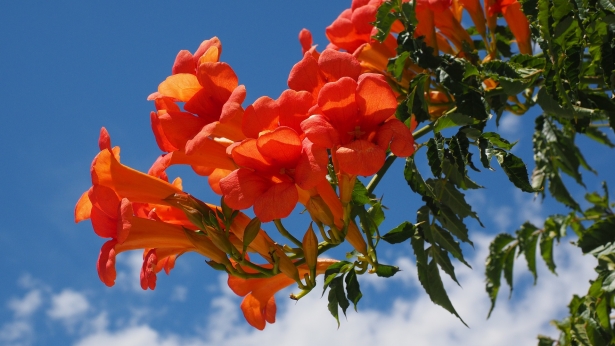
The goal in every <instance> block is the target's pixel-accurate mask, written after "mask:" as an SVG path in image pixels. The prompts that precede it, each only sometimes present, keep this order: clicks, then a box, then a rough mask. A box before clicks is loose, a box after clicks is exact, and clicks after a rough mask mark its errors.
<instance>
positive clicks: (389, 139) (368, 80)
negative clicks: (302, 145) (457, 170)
mask: <svg viewBox="0 0 615 346" xmlns="http://www.w3.org/2000/svg"><path fill="white" fill-rule="evenodd" d="M318 106H319V107H320V110H321V113H322V114H316V115H312V116H310V117H309V118H308V119H307V120H305V121H303V122H302V123H301V128H302V129H303V131H304V132H305V134H306V136H307V138H309V139H310V140H311V141H312V142H313V143H314V144H316V145H318V146H322V147H325V148H330V149H332V152H333V153H334V156H335V159H334V164H335V161H337V163H338V166H337V167H336V169H339V171H342V172H345V173H348V174H352V175H364V176H368V175H372V174H375V173H376V172H377V171H378V170H379V169H380V167H382V165H383V164H384V160H385V156H386V150H387V149H388V148H389V146H390V149H391V151H392V152H393V153H394V154H395V155H398V156H401V157H405V156H410V155H412V154H413V153H414V139H413V137H412V133H411V132H410V130H409V129H408V128H407V127H406V126H405V125H404V124H403V123H402V122H401V121H399V120H397V119H395V118H392V117H393V115H394V114H395V110H396V108H397V99H396V98H395V94H394V93H393V91H392V90H391V88H390V86H389V85H388V84H387V82H386V80H385V79H384V77H383V76H381V75H377V74H372V73H366V74H363V75H361V76H360V77H359V81H358V83H357V82H356V81H354V80H353V79H351V78H347V77H345V78H342V79H340V80H338V81H337V82H334V83H328V84H327V85H325V86H324V87H323V88H322V90H321V92H320V94H319V96H318Z"/></svg>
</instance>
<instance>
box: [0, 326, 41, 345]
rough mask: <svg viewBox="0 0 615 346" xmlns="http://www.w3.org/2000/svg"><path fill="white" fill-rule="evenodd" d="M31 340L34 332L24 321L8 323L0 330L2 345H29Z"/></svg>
mask: <svg viewBox="0 0 615 346" xmlns="http://www.w3.org/2000/svg"><path fill="white" fill-rule="evenodd" d="M33 340H34V330H33V328H32V325H31V324H30V323H28V322H26V321H23V320H18V321H13V322H9V323H6V324H4V325H3V326H2V328H0V341H1V342H2V344H3V345H30V344H32V341H33Z"/></svg>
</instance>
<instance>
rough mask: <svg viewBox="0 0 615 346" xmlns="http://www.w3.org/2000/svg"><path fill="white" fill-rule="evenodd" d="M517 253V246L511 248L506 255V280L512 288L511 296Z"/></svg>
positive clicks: (511, 288)
mask: <svg viewBox="0 0 615 346" xmlns="http://www.w3.org/2000/svg"><path fill="white" fill-rule="evenodd" d="M516 253H517V246H510V247H509V248H508V249H507V250H506V253H505V254H504V258H503V262H504V279H506V283H507V284H508V286H509V287H510V295H511V296H512V291H513V267H514V265H515V254H516Z"/></svg>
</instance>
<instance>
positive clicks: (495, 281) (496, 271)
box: [485, 233, 515, 318]
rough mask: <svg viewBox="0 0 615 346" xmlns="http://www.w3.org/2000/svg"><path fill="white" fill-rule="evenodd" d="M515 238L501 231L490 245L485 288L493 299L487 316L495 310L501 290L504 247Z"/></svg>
mask: <svg viewBox="0 0 615 346" xmlns="http://www.w3.org/2000/svg"><path fill="white" fill-rule="evenodd" d="M514 240H515V238H513V237H512V236H511V235H510V234H507V233H501V234H498V235H497V236H496V237H495V238H494V239H493V241H492V242H491V244H490V245H489V256H488V257H487V261H486V263H485V277H486V284H485V289H486V291H487V294H488V295H489V299H490V300H491V308H490V309H489V313H488V314H487V318H489V316H491V312H492V311H493V308H495V302H496V300H497V297H498V292H499V290H500V280H501V277H502V270H503V269H504V258H503V257H504V256H503V254H502V253H501V252H502V250H503V249H504V247H506V246H507V245H508V244H510V243H511V242H512V241H514Z"/></svg>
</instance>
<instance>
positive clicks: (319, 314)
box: [77, 234, 594, 346]
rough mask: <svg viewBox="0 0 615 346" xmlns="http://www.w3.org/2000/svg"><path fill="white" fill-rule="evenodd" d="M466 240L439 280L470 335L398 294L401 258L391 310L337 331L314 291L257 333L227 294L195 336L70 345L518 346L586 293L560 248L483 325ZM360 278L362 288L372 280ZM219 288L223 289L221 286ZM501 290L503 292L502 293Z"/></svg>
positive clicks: (574, 253) (409, 268)
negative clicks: (450, 276) (460, 256)
mask: <svg viewBox="0 0 615 346" xmlns="http://www.w3.org/2000/svg"><path fill="white" fill-rule="evenodd" d="M474 238H475V245H476V251H475V252H474V254H473V256H471V258H470V262H471V265H472V266H473V268H474V270H470V269H467V268H464V267H463V266H461V265H459V266H457V267H458V269H457V271H458V273H457V276H458V279H459V281H460V282H461V284H462V286H463V289H462V288H459V287H458V286H457V285H456V284H455V283H453V282H451V281H450V280H447V281H446V286H447V290H448V292H449V295H450V298H451V301H452V302H453V304H454V305H455V307H456V309H457V311H458V312H459V314H460V315H461V316H462V317H463V318H464V320H465V321H466V322H467V323H468V324H469V325H470V329H468V328H466V327H465V326H463V325H462V324H461V322H459V320H457V318H455V317H454V316H453V315H451V314H449V313H448V312H446V311H445V310H444V309H442V308H440V307H438V306H435V305H434V304H433V303H431V301H430V300H429V298H428V297H427V296H426V295H425V294H424V293H421V294H419V295H412V294H410V293H408V294H405V295H404V293H403V292H410V290H409V288H408V286H418V282H417V281H418V280H417V279H416V274H415V273H414V272H413V267H414V264H413V263H412V261H411V260H410V259H408V258H405V257H402V258H399V260H398V261H397V264H398V265H400V266H401V268H402V270H404V271H403V272H401V273H399V274H402V276H401V277H400V279H397V280H395V279H394V280H383V281H385V282H386V284H387V285H389V286H390V285H396V287H399V288H398V289H397V290H398V298H397V300H395V302H394V303H393V305H392V306H391V307H389V308H385V310H384V311H383V310H373V309H365V310H361V306H360V305H359V309H360V312H359V313H354V312H353V311H350V310H351V309H349V314H348V318H347V321H346V320H344V319H343V318H342V326H341V327H340V328H339V330H338V329H337V324H336V323H335V321H334V319H333V318H332V317H331V316H330V315H329V313H328V311H327V308H326V304H327V302H326V298H322V299H321V298H320V294H318V293H319V292H318V289H317V291H316V292H314V293H312V294H310V295H308V296H306V297H304V298H303V299H301V300H300V301H299V302H293V301H290V300H289V299H285V295H284V294H279V295H278V296H277V298H278V315H277V322H276V323H275V324H273V325H268V326H267V328H266V329H265V330H264V331H263V332H260V331H257V330H253V329H251V328H249V327H247V326H246V324H245V323H244V322H243V321H241V320H242V319H243V317H242V316H241V315H240V310H239V306H238V304H239V301H240V299H239V298H238V297H235V296H233V295H232V294H231V293H229V292H228V291H227V292H225V293H223V294H222V295H221V296H220V297H218V298H216V299H214V300H213V303H212V304H213V307H214V309H212V312H211V314H210V316H209V322H208V324H207V325H206V330H204V331H203V333H202V335H193V336H179V335H175V334H164V333H162V332H159V331H156V330H154V329H153V328H152V327H150V326H149V325H147V324H139V325H132V326H129V327H126V328H124V329H120V330H118V331H110V330H108V329H103V330H98V331H96V332H93V333H92V334H90V335H88V336H86V337H85V338H83V339H82V340H80V341H79V342H78V343H77V345H79V346H97V345H108V344H113V345H115V346H120V345H131V346H139V345H148V346H150V345H151V346H175V345H200V346H206V345H239V344H250V345H252V344H268V345H282V344H292V345H297V346H301V345H314V344H320V343H323V344H325V343H326V344H336V343H337V344H343V345H347V344H352V345H358V346H360V345H374V344H379V345H389V344H399V343H412V344H416V345H448V344H453V343H457V344H464V345H525V344H535V343H536V335H537V334H539V333H541V334H551V335H553V334H555V330H554V329H553V328H552V327H550V326H549V325H548V321H549V320H550V319H552V318H557V317H561V316H562V315H563V314H564V313H565V311H566V305H567V303H568V302H569V300H570V298H571V296H572V294H573V293H577V294H583V293H584V291H586V290H587V288H588V282H587V281H588V280H589V279H590V278H591V277H592V276H593V271H592V267H593V265H594V263H593V262H594V260H593V258H591V257H582V256H580V253H579V250H578V248H575V247H573V246H570V245H568V244H565V243H562V245H561V246H558V247H557V248H556V251H555V252H556V262H557V263H558V265H559V268H558V274H559V276H557V277H556V276H554V275H551V274H549V273H547V272H546V269H545V268H544V265H541V266H539V280H538V284H537V285H536V286H535V287H533V288H531V287H530V288H528V289H527V290H521V291H520V293H519V294H517V293H516V294H515V295H513V299H512V300H510V301H509V300H507V299H506V296H507V295H508V294H507V292H505V293H502V296H501V297H500V300H499V301H498V306H497V307H496V309H495V311H494V313H493V315H492V317H491V319H489V320H486V319H485V317H486V315H487V312H488V309H489V300H488V298H487V295H486V293H485V291H484V276H483V275H484V274H483V272H484V259H485V256H486V255H487V251H488V243H489V241H490V238H489V237H487V236H485V235H481V234H478V235H475V236H474ZM469 257H470V256H469ZM516 267H517V269H519V270H517V271H516V272H517V273H516V276H515V278H516V280H517V282H521V281H526V282H527V279H528V278H529V274H527V273H526V270H525V268H524V267H525V263H524V261H523V260H519V262H518V263H516ZM519 272H523V274H521V273H519ZM399 274H398V275H399ZM410 274H411V275H410ZM361 279H362V282H365V283H368V282H371V281H372V280H374V279H372V278H369V279H367V280H365V278H361ZM221 284H224V280H223V279H221ZM502 291H503V292H504V291H506V287H503V288H502ZM389 292H390V291H389ZM371 293H372V294H376V295H377V294H390V293H387V292H382V293H378V292H371ZM240 321H241V322H240Z"/></svg>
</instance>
